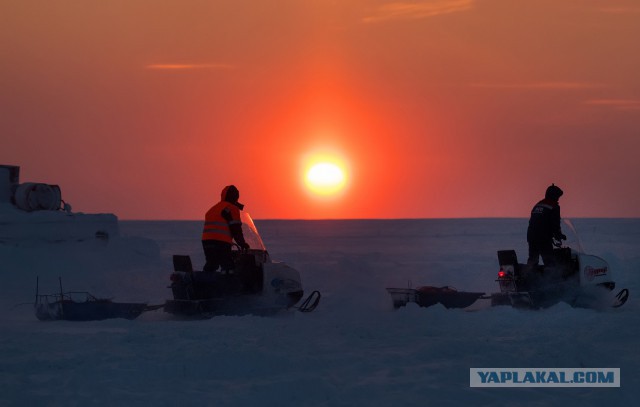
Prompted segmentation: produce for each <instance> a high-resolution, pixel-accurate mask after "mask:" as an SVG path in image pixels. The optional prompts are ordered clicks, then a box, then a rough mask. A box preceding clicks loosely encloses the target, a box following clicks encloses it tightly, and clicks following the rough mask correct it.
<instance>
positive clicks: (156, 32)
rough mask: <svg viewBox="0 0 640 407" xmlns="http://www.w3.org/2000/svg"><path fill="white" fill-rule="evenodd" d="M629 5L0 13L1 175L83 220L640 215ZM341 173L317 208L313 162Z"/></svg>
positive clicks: (262, 5) (603, 0)
mask: <svg viewBox="0 0 640 407" xmlns="http://www.w3.org/2000/svg"><path fill="white" fill-rule="evenodd" d="M638 38H640V3H638V2H637V1H634V0H565V1H557V0H537V1H513V0H430V1H398V2H394V1H388V2H385V1H372V0H352V1H346V0H345V1H328V0H305V1H298V0H287V1H282V0H273V1H262V0H247V1H236V0H228V1H212V0H209V1H205V0H200V1H195V0H193V1H192V0H190V1H182V0H171V1H170V0H147V1H141V0H118V1H116V0H110V1H84V0H75V1H60V0H49V1H46V2H42V1H31V0H24V1H10V0H0V50H1V54H0V55H1V57H0V89H1V92H0V140H1V145H2V148H1V149H0V164H11V165H20V166H21V181H22V182H27V181H34V182H48V183H54V184H59V185H60V186H61V188H62V192H63V198H64V199H65V200H66V201H68V202H70V203H71V204H72V205H73V207H74V210H76V211H82V212H112V213H115V214H117V215H118V216H119V217H120V218H121V219H200V218H201V217H202V216H203V214H204V212H205V211H206V209H208V207H209V206H210V205H212V204H213V203H215V201H216V200H217V199H218V198H219V191H220V190H221V188H222V187H223V186H225V185H227V184H231V183H233V184H235V185H237V186H238V188H239V189H240V192H241V201H242V202H243V203H245V204H246V209H247V210H248V211H249V212H250V213H251V214H252V215H253V216H254V218H258V219H264V218H304V219H314V218H413V217H514V216H515V217H526V216H528V212H529V210H530V208H531V206H532V205H533V204H534V203H535V201H537V200H538V199H540V198H542V195H543V194H544V190H545V188H546V187H547V186H548V185H549V184H550V183H551V182H555V183H556V184H558V185H560V186H561V187H562V188H563V189H564V190H565V196H564V197H563V199H562V201H561V205H562V210H563V215H564V216H565V217H583V216H589V217H592V216H596V217H638V216H640V187H639V186H640V159H638V155H639V154H640V75H639V74H638V72H640V53H639V52H638V46H637V41H638ZM319 151H322V152H333V153H336V154H339V155H340V156H341V157H343V159H344V160H346V161H347V162H348V167H349V171H348V188H347V190H345V191H344V193H343V194H341V196H340V197H338V198H336V199H332V200H326V199H318V198H316V197H314V196H313V195H311V194H309V193H308V191H306V190H305V188H304V183H303V181H302V178H303V174H302V167H303V158H304V157H307V156H309V155H310V154H312V153H314V152H319Z"/></svg>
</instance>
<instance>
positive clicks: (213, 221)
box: [202, 201, 242, 243]
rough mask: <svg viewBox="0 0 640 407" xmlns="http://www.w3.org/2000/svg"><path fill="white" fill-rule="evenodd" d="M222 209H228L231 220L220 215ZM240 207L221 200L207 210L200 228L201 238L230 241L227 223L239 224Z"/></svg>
mask: <svg viewBox="0 0 640 407" xmlns="http://www.w3.org/2000/svg"><path fill="white" fill-rule="evenodd" d="M222 211H228V212H229V214H230V215H231V220H230V221H227V220H226V219H225V218H224V217H223V216H222ZM241 223H242V221H241V220H240V209H239V208H238V207H237V206H235V205H234V204H232V203H231V202H227V201H221V202H218V203H217V204H215V205H214V206H212V207H211V209H209V210H208V211H207V214H206V215H205V217H204V228H203V229H202V240H219V241H221V242H227V243H232V242H233V236H231V229H230V228H229V225H233V224H241Z"/></svg>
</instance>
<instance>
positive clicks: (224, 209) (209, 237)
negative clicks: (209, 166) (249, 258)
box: [202, 185, 249, 271]
mask: <svg viewBox="0 0 640 407" xmlns="http://www.w3.org/2000/svg"><path fill="white" fill-rule="evenodd" d="M239 198H240V191H238V188H236V187H235V186H234V185H228V186H226V187H224V188H223V189H222V193H221V200H220V202H218V203H217V204H215V205H214V206H212V207H211V209H209V210H208V211H207V213H206V215H205V220H204V228H203V230H202V248H203V249H204V255H205V258H206V260H207V262H206V264H205V266H204V268H203V271H216V270H217V269H218V267H221V268H222V270H223V271H229V270H233V269H234V264H233V258H232V257H231V245H232V244H233V241H234V240H235V241H236V243H237V244H238V246H240V248H241V249H242V250H247V249H249V245H248V244H247V242H245V240H244V235H243V233H242V221H241V220H240V211H241V210H242V208H244V205H243V204H241V203H240V202H238V199H239Z"/></svg>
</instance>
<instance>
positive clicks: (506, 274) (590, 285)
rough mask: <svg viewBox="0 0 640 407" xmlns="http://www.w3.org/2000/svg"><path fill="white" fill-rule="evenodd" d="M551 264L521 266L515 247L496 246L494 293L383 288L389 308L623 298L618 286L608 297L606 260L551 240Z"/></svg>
mask: <svg viewBox="0 0 640 407" xmlns="http://www.w3.org/2000/svg"><path fill="white" fill-rule="evenodd" d="M553 255H554V256H553V257H554V262H553V264H549V265H527V264H522V263H519V262H518V259H517V256H516V252H515V250H499V251H498V263H499V266H500V269H499V271H498V275H497V278H496V280H495V281H496V282H497V283H498V286H499V288H500V292H496V293H489V294H487V293H484V292H465V291H458V290H457V289H455V288H453V287H449V286H445V287H433V286H423V287H418V288H416V289H412V288H387V291H388V292H389V294H390V295H391V298H392V300H393V305H394V308H400V307H402V306H405V305H407V304H408V303H410V302H413V303H416V304H418V305H419V306H421V307H430V306H432V305H436V304H442V305H443V306H444V307H445V308H467V309H469V310H476V309H480V308H484V307H487V306H499V305H510V306H512V307H515V308H525V309H540V308H547V307H550V306H552V305H555V304H557V303H559V302H565V303H568V304H569V305H571V306H573V307H581V308H595V309H602V308H606V307H608V306H612V307H621V306H622V305H624V303H625V302H626V301H627V299H628V298H629V290H628V289H626V288H624V289H622V290H620V291H619V292H618V293H617V294H615V295H612V292H613V290H614V289H615V286H616V283H615V282H614V280H613V277H612V274H611V269H610V268H609V265H608V264H607V262H606V261H605V260H604V259H602V258H600V257H597V256H593V255H589V254H585V253H583V252H582V251H578V250H574V249H572V248H570V247H562V246H561V244H560V242H555V248H554V250H553Z"/></svg>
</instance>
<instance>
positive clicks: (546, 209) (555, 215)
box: [527, 184, 567, 266]
mask: <svg viewBox="0 0 640 407" xmlns="http://www.w3.org/2000/svg"><path fill="white" fill-rule="evenodd" d="M562 194H563V192H562V190H561V189H560V188H558V187H557V186H556V185H555V184H551V186H549V187H548V188H547V191H546V193H545V195H544V199H543V200H541V201H540V202H538V203H537V204H535V206H534V207H533V209H532V210H531V218H529V228H528V229H527V242H528V243H529V259H528V260H527V264H528V265H532V266H533V265H537V264H538V259H539V258H540V256H542V261H543V262H544V265H545V266H549V265H552V264H553V263H554V258H553V240H554V239H556V240H566V239H567V237H566V236H565V235H564V234H562V230H561V228H560V205H559V204H558V201H559V199H560V197H561V196H562Z"/></svg>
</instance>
